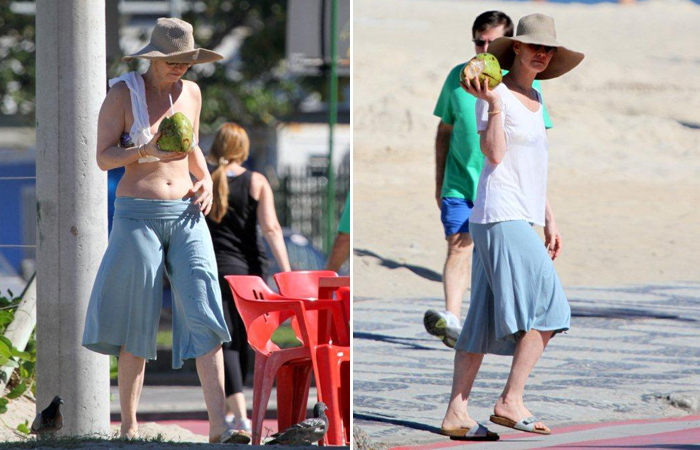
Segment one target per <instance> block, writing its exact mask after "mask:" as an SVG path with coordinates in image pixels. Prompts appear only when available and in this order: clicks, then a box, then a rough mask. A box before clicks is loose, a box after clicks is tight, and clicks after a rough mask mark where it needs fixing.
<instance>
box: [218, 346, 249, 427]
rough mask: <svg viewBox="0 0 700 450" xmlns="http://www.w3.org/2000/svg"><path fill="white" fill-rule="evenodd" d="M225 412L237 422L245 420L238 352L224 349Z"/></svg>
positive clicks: (246, 415) (246, 416) (245, 409)
mask: <svg viewBox="0 0 700 450" xmlns="http://www.w3.org/2000/svg"><path fill="white" fill-rule="evenodd" d="M223 355H224V370H225V376H224V380H225V391H226V406H227V408H226V410H227V412H231V413H232V414H233V416H234V418H236V419H238V420H242V419H247V418H248V412H247V408H246V402H245V396H244V395H243V377H242V374H241V362H240V352H239V351H237V350H232V349H226V348H225V349H224V351H223Z"/></svg>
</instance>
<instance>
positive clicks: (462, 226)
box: [440, 197, 474, 238]
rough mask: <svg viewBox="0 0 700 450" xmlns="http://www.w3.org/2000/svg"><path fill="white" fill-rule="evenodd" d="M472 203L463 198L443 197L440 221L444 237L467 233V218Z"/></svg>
mask: <svg viewBox="0 0 700 450" xmlns="http://www.w3.org/2000/svg"><path fill="white" fill-rule="evenodd" d="M473 208H474V203H472V202H471V201H469V200H467V199H464V198H457V197H443V198H442V206H441V207H440V210H441V213H440V219H441V220H442V226H443V227H445V237H446V238H447V237H450V236H452V235H453V234H457V233H469V216H471V215H472V209H473Z"/></svg>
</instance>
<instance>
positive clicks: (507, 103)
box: [442, 14, 583, 439]
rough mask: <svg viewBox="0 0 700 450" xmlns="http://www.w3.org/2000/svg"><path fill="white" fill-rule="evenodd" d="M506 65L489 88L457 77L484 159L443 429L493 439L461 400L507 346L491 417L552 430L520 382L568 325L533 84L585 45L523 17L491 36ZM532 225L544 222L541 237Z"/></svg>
mask: <svg viewBox="0 0 700 450" xmlns="http://www.w3.org/2000/svg"><path fill="white" fill-rule="evenodd" d="M489 52H490V53H492V54H493V55H494V56H496V58H498V61H499V62H500V64H501V67H502V68H503V69H508V70H509V71H510V72H509V73H508V74H507V75H506V76H505V77H504V78H503V82H502V83H501V84H499V85H498V86H496V87H495V88H494V89H493V90H489V88H488V84H487V83H484V84H483V85H481V86H479V85H478V84H477V86H471V85H463V87H464V89H466V90H467V91H468V92H469V93H471V94H472V95H474V96H475V97H477V98H478V101H477V104H476V117H477V130H478V132H479V134H480V139H481V142H480V145H481V151H482V152H483V153H484V156H485V157H486V160H485V162H484V169H483V171H482V172H481V178H480V180H479V185H478V188H477V198H476V202H475V204H474V210H473V212H472V216H471V218H470V228H471V229H472V236H473V239H474V255H473V263H472V294H471V302H470V305H469V313H468V316H467V319H466V322H465V324H464V328H463V329H462V333H461V335H460V337H459V340H458V341H457V345H456V347H455V349H456V350H457V354H456V356H455V366H454V367H455V369H454V378H453V383H452V394H451V397H450V403H449V406H448V408H447V412H446V414H445V418H444V419H443V422H442V433H443V434H446V435H450V436H467V438H469V437H472V438H474V439H498V436H497V435H496V434H495V433H492V432H490V431H488V430H487V429H486V428H485V427H483V426H481V425H478V424H477V423H476V422H475V421H474V420H472V419H471V418H470V417H469V414H468V412H467V401H468V398H469V394H470V392H471V388H472V385H473V382H474V379H475V378H476V375H477V372H478V370H479V367H480V365H481V361H482V359H483V357H484V354H486V353H494V354H499V355H512V356H513V361H512V365H511V370H510V375H509V377H508V381H507V382H506V385H505V388H504V389H503V392H502V393H501V396H500V397H499V399H498V401H497V402H496V404H495V406H494V414H493V415H492V416H491V421H492V422H494V423H497V424H499V425H503V426H506V427H510V428H515V429H517V430H521V431H527V432H531V433H538V434H550V430H549V428H548V427H547V426H545V425H544V424H543V423H542V422H540V421H539V420H538V419H537V418H535V417H534V416H533V415H532V414H531V413H530V411H529V410H528V409H527V408H526V407H525V405H524V403H523V392H524V389H525V382H526V381H527V378H528V376H529V374H530V372H531V371H532V368H533V367H534V366H535V364H536V363H537V361H538V360H539V358H540V356H541V355H542V353H543V351H544V349H545V347H546V346H547V343H548V342H549V340H550V338H551V337H552V336H553V335H555V334H556V333H559V332H563V331H566V330H568V328H569V321H570V317H571V311H570V309H569V304H568V302H567V300H566V297H565V295H564V291H563V289H562V287H561V284H560V282H559V278H558V276H557V273H556V271H555V270H554V265H553V263H552V261H553V260H554V259H555V258H556V257H557V256H558V255H559V253H560V252H561V248H562V240H561V235H560V234H559V230H558V228H557V225H556V222H555V220H554V215H553V213H552V208H551V206H550V204H549V202H548V200H547V196H546V189H547V164H548V146H547V135H546V132H545V127H544V122H543V118H542V98H541V97H540V94H539V93H538V92H537V91H536V90H534V89H532V82H533V81H534V80H535V79H540V80H546V79H550V78H555V77H558V76H561V75H563V74H565V73H566V72H568V71H570V70H571V69H573V68H574V67H576V66H577V65H578V64H579V63H580V62H581V60H583V54H581V53H578V52H574V51H572V50H569V49H567V48H565V47H563V46H562V45H561V44H560V43H559V42H557V40H556V34H555V31H554V20H553V19H552V18H551V17H547V16H545V15H542V14H533V15H530V16H526V17H523V18H522V19H521V20H520V22H519V23H518V28H517V34H516V36H515V37H513V38H506V37H502V38H498V39H496V40H495V41H493V42H492V43H491V45H490V46H489ZM532 225H538V226H544V236H545V242H544V245H542V241H541V240H540V239H539V237H538V236H537V233H536V232H535V230H534V229H533V227H532Z"/></svg>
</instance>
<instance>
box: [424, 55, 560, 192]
mask: <svg viewBox="0 0 700 450" xmlns="http://www.w3.org/2000/svg"><path fill="white" fill-rule="evenodd" d="M464 64H466V63H463V64H459V65H458V66H455V68H454V69H452V71H451V72H450V74H449V75H448V76H447V79H446V80H445V84H444V85H443V86H442V92H440V98H438V101H437V105H435V111H433V114H434V115H436V116H437V117H439V118H440V119H441V120H442V122H443V123H445V124H447V125H452V126H453V128H452V136H451V138H450V149H449V151H448V153H447V160H446V161H445V177H444V179H443V182H442V192H441V195H442V197H457V198H465V199H467V200H470V201H474V200H475V199H476V186H477V185H478V184H479V176H480V175H481V168H482V167H483V166H484V154H483V153H481V149H480V148H479V134H478V133H477V131H476V113H475V109H476V97H474V96H473V95H471V94H469V93H468V92H466V91H465V90H464V89H463V88H462V86H461V85H460V83H459V71H460V70H462V67H464ZM506 73H508V71H507V70H504V71H503V74H504V75H505V74H506ZM532 87H533V88H535V89H537V90H538V91H539V92H540V94H542V86H541V85H540V81H539V80H535V82H534V83H532ZM542 110H543V113H544V125H545V127H546V128H552V122H551V120H550V119H549V114H547V108H545V107H544V105H542Z"/></svg>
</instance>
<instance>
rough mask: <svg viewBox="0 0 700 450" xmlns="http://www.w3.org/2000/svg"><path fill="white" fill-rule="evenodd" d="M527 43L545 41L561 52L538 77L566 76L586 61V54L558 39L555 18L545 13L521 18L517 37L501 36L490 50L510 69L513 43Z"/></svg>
mask: <svg viewBox="0 0 700 450" xmlns="http://www.w3.org/2000/svg"><path fill="white" fill-rule="evenodd" d="M516 41H517V42H522V43H523V44H541V45H545V46H547V47H556V48H557V51H556V53H555V54H554V56H552V59H551V60H550V61H549V65H548V66H547V68H546V69H545V70H543V71H542V72H540V73H538V74H537V76H536V77H535V78H536V79H538V80H548V79H550V78H556V77H559V76H562V75H564V74H565V73H566V72H568V71H570V70H571V69H573V68H574V67H576V66H578V65H579V63H580V62H581V61H583V58H584V54H583V53H580V52H575V51H573V50H570V49H568V48H566V47H564V46H563V45H562V44H561V43H559V42H558V41H557V33H556V31H555V30H554V19H552V18H551V17H549V16H545V15H544V14H531V15H529V16H525V17H523V18H522V19H520V20H519V21H518V29H517V30H516V35H515V37H499V38H498V39H496V40H494V41H493V42H491V43H490V44H489V49H488V52H489V53H491V54H492V55H493V56H495V57H496V59H498V63H499V64H500V65H501V68H502V69H506V70H510V69H511V67H512V66H513V61H515V52H514V51H513V42H516Z"/></svg>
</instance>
